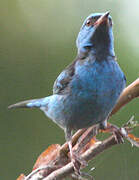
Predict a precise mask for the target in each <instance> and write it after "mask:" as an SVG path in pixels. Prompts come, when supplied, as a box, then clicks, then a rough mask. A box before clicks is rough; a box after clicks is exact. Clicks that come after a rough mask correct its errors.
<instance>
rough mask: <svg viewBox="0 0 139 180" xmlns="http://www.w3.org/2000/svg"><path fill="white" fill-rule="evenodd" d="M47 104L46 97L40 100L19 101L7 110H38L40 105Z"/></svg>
mask: <svg viewBox="0 0 139 180" xmlns="http://www.w3.org/2000/svg"><path fill="white" fill-rule="evenodd" d="M45 104H47V97H46V98H41V99H31V100H26V101H21V102H18V103H16V104H12V105H10V106H8V109H12V108H40V107H41V106H42V105H45Z"/></svg>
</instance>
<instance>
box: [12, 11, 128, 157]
mask: <svg viewBox="0 0 139 180" xmlns="http://www.w3.org/2000/svg"><path fill="white" fill-rule="evenodd" d="M76 44H77V48H78V54H77V58H76V59H75V60H74V61H73V62H72V63H71V64H70V65H69V66H68V67H67V68H66V69H65V70H63V72H62V73H61V74H60V75H59V76H58V78H57V79H56V81H55V83H54V87H53V95H51V96H49V97H45V98H41V99H36V100H29V101H24V102H20V103H17V104H15V105H11V106H10V108H12V107H28V108H32V107H37V108H40V109H41V110H42V111H44V113H45V114H46V115H47V116H48V117H49V118H50V119H52V120H53V121H54V122H56V123H57V124H58V125H59V126H60V127H62V128H63V129H64V131H65V135H66V139H67V141H69V147H70V143H71V142H70V140H71V132H72V130H74V129H75V130H77V129H80V128H86V127H89V126H92V125H93V124H98V123H100V124H101V123H103V122H104V121H105V120H106V119H107V117H108V115H109V114H110V112H111V111H112V109H113V107H114V105H115V104H116V102H117V100H118V98H119V96H120V94H121V92H122V90H123V89H124V87H125V76H124V74H123V72H122V70H121V69H120V67H119V65H118V63H117V62H116V60H115V53H114V44H113V32H112V18H111V17H110V15H109V13H96V14H91V15H90V16H89V17H87V19H86V20H85V21H84V23H83V25H82V27H81V29H80V32H79V34H78V37H77V41H76ZM70 151H71V156H72V149H71V148H70Z"/></svg>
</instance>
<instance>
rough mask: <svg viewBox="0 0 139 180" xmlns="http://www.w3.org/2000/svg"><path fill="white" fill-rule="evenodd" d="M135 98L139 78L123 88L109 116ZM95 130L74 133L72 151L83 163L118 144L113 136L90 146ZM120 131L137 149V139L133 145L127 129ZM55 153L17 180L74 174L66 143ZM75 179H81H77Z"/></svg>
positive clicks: (138, 89)
mask: <svg viewBox="0 0 139 180" xmlns="http://www.w3.org/2000/svg"><path fill="white" fill-rule="evenodd" d="M136 97H139V78H138V79H137V80H135V81H134V82H133V83H132V84H130V85H129V86H128V87H127V88H125V90H124V91H123V93H122V94H121V96H120V98H119V101H118V103H117V104H116V106H115V108H114V109H113V111H112V113H111V115H113V114H115V113H116V112H117V111H119V110H120V109H121V108H122V107H123V106H124V105H126V104H127V103H129V102H130V101H131V100H133V99H134V98H136ZM97 128H98V126H93V127H90V128H88V129H87V130H86V129H82V130H79V131H77V132H76V133H75V135H74V136H73V138H72V143H73V149H74V150H76V152H78V153H79V154H80V157H81V158H82V159H84V160H85V161H90V160H92V159H93V158H94V157H96V156H97V155H98V154H100V153H102V152H103V151H105V150H106V149H108V148H110V147H111V146H113V145H116V144H118V142H117V140H116V139H115V137H114V136H113V135H112V136H110V137H109V138H107V139H106V140H104V141H102V142H100V141H97V140H96V143H94V144H92V143H91V141H90V140H91V138H92V137H93V136H94V135H96V134H97V133H98V129H97ZM94 129H95V131H94ZM96 129H97V130H96ZM120 130H121V133H122V135H123V137H124V138H126V139H127V140H129V141H130V142H131V143H133V144H134V145H136V146H137V147H139V138H136V139H138V142H135V143H134V140H133V139H134V138H135V137H134V136H133V138H132V134H130V136H128V132H127V131H128V128H127V127H126V128H125V127H124V128H120ZM130 130H131V128H130ZM57 151H58V152H59V153H57V156H56V158H54V159H52V160H51V163H48V162H47V163H46V164H42V166H40V165H39V167H38V168H37V169H35V170H34V171H33V172H32V173H30V174H29V175H28V176H26V177H23V179H19V180H34V179H35V180H39V179H43V180H55V179H57V180H62V179H63V180H64V179H65V177H67V176H70V177H71V175H72V174H74V168H73V163H72V162H70V158H69V157H68V156H67V154H68V151H69V149H68V145H67V143H65V144H63V145H62V146H61V148H60V150H57ZM65 154H66V156H65ZM48 156H49V154H48ZM77 179H82V178H81V177H79V178H78V177H77Z"/></svg>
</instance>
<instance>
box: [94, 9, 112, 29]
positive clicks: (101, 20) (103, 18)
mask: <svg viewBox="0 0 139 180" xmlns="http://www.w3.org/2000/svg"><path fill="white" fill-rule="evenodd" d="M109 14H110V12H109V11H108V12H106V13H105V14H104V15H102V16H101V17H100V18H99V19H98V20H97V21H96V22H95V24H94V26H96V27H98V26H100V25H101V24H108V16H109Z"/></svg>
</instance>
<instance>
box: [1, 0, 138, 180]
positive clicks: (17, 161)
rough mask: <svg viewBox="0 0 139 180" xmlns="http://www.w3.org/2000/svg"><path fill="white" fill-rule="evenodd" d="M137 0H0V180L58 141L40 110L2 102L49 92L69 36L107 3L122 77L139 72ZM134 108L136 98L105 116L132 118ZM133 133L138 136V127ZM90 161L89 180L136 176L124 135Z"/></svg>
mask: <svg viewBox="0 0 139 180" xmlns="http://www.w3.org/2000/svg"><path fill="white" fill-rule="evenodd" d="M138 7H139V1H138V0H134V1H130V0H122V1H121V0H116V1H115V0H103V1H101V0H70V1H67V0H12V1H11V0H0V121H1V125H0V179H2V180H15V179H16V178H17V177H18V176H19V174H20V173H25V174H28V173H29V172H30V171H31V168H32V166H33V164H34V162H35V160H36V158H37V156H38V155H39V154H40V153H41V152H42V151H44V150H45V148H47V147H48V146H49V145H50V144H55V143H60V144H62V143H63V142H64V141H65V139H64V133H63V131H62V130H61V129H60V128H59V127H58V126H57V125H56V124H54V123H53V122H52V121H51V120H49V119H48V118H46V117H45V116H44V114H43V113H42V112H41V111H39V110H25V109H23V110H22V109H20V110H11V111H10V110H8V109H7V106H8V105H10V104H13V103H15V102H18V101H20V100H25V99H30V98H37V97H44V96H47V95H50V94H51V93H52V86H53V82H54V80H55V79H56V77H57V76H58V74H59V73H60V72H61V71H62V70H63V68H64V67H65V66H67V65H68V64H69V63H70V62H71V61H72V60H73V59H74V58H75V56H76V46H75V40H76V36H77V33H78V31H79V29H80V27H81V25H82V22H83V21H84V19H85V18H86V17H87V16H88V15H89V14H90V13H92V12H106V11H108V10H110V12H111V15H112V17H113V21H114V35H115V51H116V55H117V59H118V62H119V64H120V66H121V68H122V69H123V71H124V73H125V75H126V77H127V84H130V83H131V82H132V81H133V80H135V79H136V78H137V77H138V75H139V20H138V19H139V12H138ZM138 110H139V103H138V100H137V99H136V100H134V101H133V102H131V103H129V104H128V105H127V106H126V107H125V108H123V109H122V110H121V111H120V112H118V113H117V114H116V115H115V116H113V118H112V119H111V120H110V122H113V123H115V124H117V125H119V126H120V125H122V124H123V123H125V122H126V121H128V120H129V119H130V117H131V116H132V115H135V119H136V120H138V115H139V113H138ZM134 133H135V134H136V135H138V136H139V129H137V130H136V131H134ZM91 167H96V169H95V170H94V171H93V172H92V175H93V176H94V177H95V179H96V180H102V179H105V180H117V179H118V180H132V179H134V180H138V179H139V149H137V148H136V147H131V145H130V144H129V143H128V142H126V143H125V144H124V145H118V146H116V147H113V148H111V149H109V150H107V151H106V152H105V153H103V154H101V155H99V156H98V157H97V158H96V159H95V160H93V161H92V163H91V164H90V166H89V168H91ZM86 171H87V172H88V169H87V170H86Z"/></svg>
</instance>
